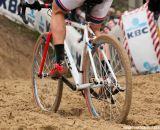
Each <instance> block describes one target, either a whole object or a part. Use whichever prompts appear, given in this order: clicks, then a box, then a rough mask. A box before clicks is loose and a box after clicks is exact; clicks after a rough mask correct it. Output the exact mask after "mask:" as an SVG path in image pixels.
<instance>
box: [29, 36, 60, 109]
mask: <svg viewBox="0 0 160 130" xmlns="http://www.w3.org/2000/svg"><path fill="white" fill-rule="evenodd" d="M47 36H48V33H43V34H41V35H40V37H39V38H38V40H37V42H36V45H35V49H34V54H33V65H32V82H33V94H34V97H35V100H36V103H37V105H38V106H39V107H40V108H41V109H42V110H44V111H54V112H56V111H57V110H58V108H59V105H60V102H61V98H62V91H63V81H62V79H56V80H53V79H52V78H51V77H50V76H48V73H49V72H50V71H51V69H52V67H53V64H54V62H55V51H54V45H53V44H52V43H51V41H50V43H49V46H48V50H47V56H46V60H45V62H44V67H43V71H42V75H41V76H39V72H40V66H41V62H42V58H43V54H44V48H45V43H46V39H47Z"/></svg>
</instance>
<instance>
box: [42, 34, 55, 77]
mask: <svg viewBox="0 0 160 130" xmlns="http://www.w3.org/2000/svg"><path fill="white" fill-rule="evenodd" d="M51 38H52V33H51V32H49V33H48V35H47V39H46V43H45V47H44V54H43V58H42V61H41V65H40V70H39V76H42V71H43V67H44V62H45V60H46V56H47V52H48V46H49V42H50V40H51Z"/></svg>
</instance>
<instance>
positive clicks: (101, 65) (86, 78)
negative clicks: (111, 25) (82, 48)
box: [83, 35, 132, 122]
mask: <svg viewBox="0 0 160 130" xmlns="http://www.w3.org/2000/svg"><path fill="white" fill-rule="evenodd" d="M93 43H96V44H95V46H94V48H93V49H92V54H93V60H94V64H95V67H96V72H97V75H98V79H100V80H101V81H103V82H104V84H102V85H101V86H100V87H98V88H87V89H84V94H85V99H86V103H87V107H88V109H89V112H90V113H91V114H92V115H93V116H94V117H102V118H103V119H105V120H112V121H113V120H114V121H116V122H123V121H125V119H126V117H127V115H128V113H129V109H130V105H131V98H132V74H131V68H130V62H129V59H128V56H127V54H126V52H125V50H124V49H123V47H122V46H121V45H120V43H119V42H118V40H116V39H115V38H113V37H111V36H108V35H102V36H100V37H98V38H96V39H95V40H94V41H93ZM106 45H107V46H106ZM106 47H108V50H109V55H110V56H108V54H107V53H108V52H106V51H105V48H106ZM103 52H105V53H103ZM104 55H106V57H110V65H111V68H112V70H113V72H114V74H115V77H116V79H117V83H116V81H115V80H114V78H113V75H111V72H110V70H109V67H108V66H107V63H106V57H105V56H104ZM83 68H84V73H83V82H84V83H88V82H90V83H92V82H94V80H95V77H94V74H93V69H92V67H91V63H90V60H89V55H87V56H86V58H85V59H84V66H83Z"/></svg>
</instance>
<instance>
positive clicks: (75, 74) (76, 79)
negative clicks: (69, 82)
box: [64, 42, 81, 85]
mask: <svg viewBox="0 0 160 130" xmlns="http://www.w3.org/2000/svg"><path fill="white" fill-rule="evenodd" d="M64 47H65V51H66V54H67V57H68V60H69V63H70V65H71V69H70V71H71V74H72V77H73V78H74V82H75V83H76V85H79V84H81V79H80V75H79V73H78V70H77V67H76V64H75V62H74V60H73V57H72V55H71V52H70V50H69V47H68V45H67V43H66V42H64Z"/></svg>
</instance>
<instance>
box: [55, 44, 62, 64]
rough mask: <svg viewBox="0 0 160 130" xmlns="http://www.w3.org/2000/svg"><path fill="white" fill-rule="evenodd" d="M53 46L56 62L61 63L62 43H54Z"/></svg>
mask: <svg viewBox="0 0 160 130" xmlns="http://www.w3.org/2000/svg"><path fill="white" fill-rule="evenodd" d="M54 48H55V52H56V62H57V63H58V64H61V63H62V61H63V60H64V44H57V45H54Z"/></svg>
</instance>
